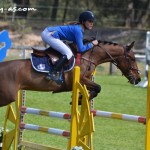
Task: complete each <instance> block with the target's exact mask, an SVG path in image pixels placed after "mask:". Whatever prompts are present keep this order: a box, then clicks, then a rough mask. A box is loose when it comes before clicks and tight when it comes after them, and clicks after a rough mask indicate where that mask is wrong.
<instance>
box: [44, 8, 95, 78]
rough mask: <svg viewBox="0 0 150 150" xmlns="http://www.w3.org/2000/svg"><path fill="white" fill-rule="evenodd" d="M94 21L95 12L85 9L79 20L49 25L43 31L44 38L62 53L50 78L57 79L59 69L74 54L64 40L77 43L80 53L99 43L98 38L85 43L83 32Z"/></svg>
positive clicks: (49, 75) (89, 27)
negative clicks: (72, 22)
mask: <svg viewBox="0 0 150 150" xmlns="http://www.w3.org/2000/svg"><path fill="white" fill-rule="evenodd" d="M93 22H94V14H93V12H91V11H84V12H82V13H81V14H80V16H79V20H78V22H76V23H74V24H67V25H62V26H52V27H47V28H46V29H45V30H44V31H43V32H42V35H41V37H42V40H43V41H44V42H45V43H46V44H48V45H50V46H51V47H52V48H54V49H55V50H56V51H58V52H60V53H61V54H62V57H61V58H60V59H59V60H58V61H57V62H56V64H55V65H54V67H53V69H52V70H50V72H49V74H48V76H47V78H48V79H52V80H56V79H57V78H56V74H57V71H59V70H60V69H61V68H62V67H63V65H64V63H65V62H67V61H68V60H69V59H70V58H71V57H72V56H73V53H72V51H71V50H70V48H69V47H68V46H67V45H66V44H65V43H63V41H62V40H67V41H71V42H73V43H75V44H76V45H77V48H78V52H80V53H83V52H85V51H87V50H89V49H90V48H92V47H93V46H94V45H97V44H98V41H97V40H93V41H92V42H90V43H88V44H86V45H84V44H83V32H84V30H91V29H92V27H93Z"/></svg>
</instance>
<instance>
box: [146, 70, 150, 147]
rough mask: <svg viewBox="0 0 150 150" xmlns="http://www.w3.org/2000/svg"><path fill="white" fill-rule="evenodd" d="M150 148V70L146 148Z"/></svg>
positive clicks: (149, 78)
mask: <svg viewBox="0 0 150 150" xmlns="http://www.w3.org/2000/svg"><path fill="white" fill-rule="evenodd" d="M145 150H150V71H149V72H148V88H147V117H146V149H145Z"/></svg>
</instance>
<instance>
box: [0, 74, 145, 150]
mask: <svg viewBox="0 0 150 150" xmlns="http://www.w3.org/2000/svg"><path fill="white" fill-rule="evenodd" d="M95 81H96V82H97V83H99V84H100V85H101V87H102V90H101V93H100V94H99V95H98V96H97V97H96V98H95V102H94V105H95V109H96V110H105V111H112V112H118V113H126V114H133V115H140V116H145V115H146V101H147V89H146V88H139V87H136V86H133V85H130V84H129V83H127V79H126V78H125V77H122V76H105V75H103V76H100V75H99V76H98V75H97V76H96V78H95ZM26 99H27V101H26V105H27V106H28V107H35V108H40V109H44V110H50V111H60V112H67V113H70V109H71V107H70V105H69V102H70V101H71V92H68V93H60V94H51V93H47V92H46V93H45V92H43V93H42V92H31V91H27V95H26ZM5 111H6V107H3V108H0V115H1V116H0V126H3V123H4V117H5ZM25 122H26V123H34V124H38V125H41V126H46V127H52V128H60V129H65V130H69V126H70V125H69V122H68V121H65V120H60V119H56V118H48V117H41V116H35V115H34V116H33V115H29V114H28V115H26V116H25ZM94 122H95V130H96V131H95V132H94V133H93V145H94V150H144V149H145V132H146V131H145V129H146V126H145V125H143V124H140V123H136V122H129V121H122V120H116V119H108V118H102V117H101V118H100V117H95V119H94ZM9 127H10V128H11V125H9ZM24 140H28V141H31V142H37V143H42V144H44V145H50V146H53V147H57V148H62V149H63V150H66V145H67V141H68V140H67V139H66V138H63V137H60V136H55V135H49V134H45V133H39V132H35V131H25V132H24Z"/></svg>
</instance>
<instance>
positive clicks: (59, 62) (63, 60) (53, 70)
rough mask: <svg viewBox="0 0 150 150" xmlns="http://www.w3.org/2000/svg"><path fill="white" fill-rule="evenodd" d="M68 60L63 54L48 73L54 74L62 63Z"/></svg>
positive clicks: (60, 67)
mask: <svg viewBox="0 0 150 150" xmlns="http://www.w3.org/2000/svg"><path fill="white" fill-rule="evenodd" d="M67 61H68V59H67V56H66V55H63V56H62V57H61V58H60V59H59V60H58V61H57V62H56V64H55V65H54V67H53V69H52V70H51V71H50V74H56V73H57V71H59V70H61V69H62V67H63V66H64V64H65V63H66V62H67Z"/></svg>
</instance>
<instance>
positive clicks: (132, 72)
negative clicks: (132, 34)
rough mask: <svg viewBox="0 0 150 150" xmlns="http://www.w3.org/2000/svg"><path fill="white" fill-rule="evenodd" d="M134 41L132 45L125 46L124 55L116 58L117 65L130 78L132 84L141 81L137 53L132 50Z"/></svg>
mask: <svg viewBox="0 0 150 150" xmlns="http://www.w3.org/2000/svg"><path fill="white" fill-rule="evenodd" d="M133 46H134V42H132V43H131V44H130V45H126V46H124V55H123V56H120V57H118V58H117V59H115V60H116V63H117V67H118V68H119V69H120V70H121V72H122V74H123V75H124V76H125V77H126V78H127V79H128V80H129V82H130V83H131V84H138V83H139V82H140V81H141V77H140V73H139V70H138V67H137V63H136V59H135V55H134V53H133V51H132V50H131V49H132V47H133Z"/></svg>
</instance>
